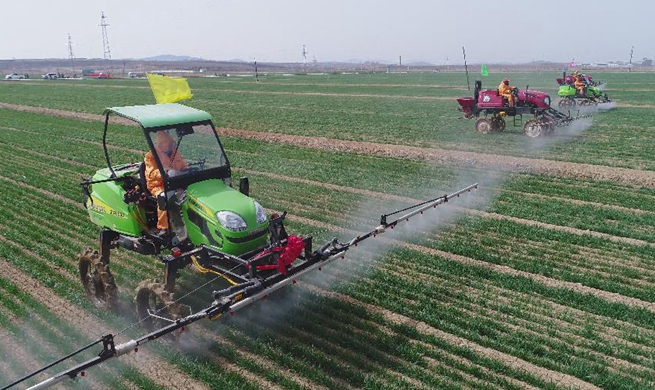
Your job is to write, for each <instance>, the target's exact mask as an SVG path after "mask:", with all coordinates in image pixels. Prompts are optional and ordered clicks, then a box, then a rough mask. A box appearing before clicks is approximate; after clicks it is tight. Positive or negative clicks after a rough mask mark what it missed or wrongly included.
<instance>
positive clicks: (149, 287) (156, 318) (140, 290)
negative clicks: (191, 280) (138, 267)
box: [135, 280, 182, 332]
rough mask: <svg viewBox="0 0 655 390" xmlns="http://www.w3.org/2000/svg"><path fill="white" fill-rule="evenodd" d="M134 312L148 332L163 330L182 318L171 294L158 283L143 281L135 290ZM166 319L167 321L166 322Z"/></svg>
mask: <svg viewBox="0 0 655 390" xmlns="http://www.w3.org/2000/svg"><path fill="white" fill-rule="evenodd" d="M135 301H136V312H137V315H138V316H139V320H141V321H143V326H144V327H145V328H146V329H147V330H148V331H150V332H152V331H154V330H157V329H160V328H163V327H164V326H166V325H168V324H170V321H168V320H171V321H175V320H176V319H178V318H181V317H182V311H181V307H180V305H179V304H178V303H175V302H174V301H173V294H171V293H169V292H168V291H166V289H165V288H164V285H163V284H161V283H158V282H153V281H149V280H144V281H142V282H141V283H139V285H138V286H137V288H136V297H135ZM167 319H168V320H167Z"/></svg>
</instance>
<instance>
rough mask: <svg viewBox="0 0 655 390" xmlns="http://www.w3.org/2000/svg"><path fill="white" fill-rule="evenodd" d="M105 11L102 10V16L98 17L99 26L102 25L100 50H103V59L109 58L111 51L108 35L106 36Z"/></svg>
mask: <svg viewBox="0 0 655 390" xmlns="http://www.w3.org/2000/svg"><path fill="white" fill-rule="evenodd" d="M105 19H107V17H106V16H105V12H104V11H102V16H101V17H100V27H102V50H103V52H104V59H106V60H111V51H110V50H109V37H108V36H107V26H109V25H108V24H107V21H106V20H105Z"/></svg>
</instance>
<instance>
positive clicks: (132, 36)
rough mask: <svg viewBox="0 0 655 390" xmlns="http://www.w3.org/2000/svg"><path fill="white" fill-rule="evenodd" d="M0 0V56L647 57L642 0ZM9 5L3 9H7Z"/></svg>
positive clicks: (648, 35)
mask: <svg viewBox="0 0 655 390" xmlns="http://www.w3.org/2000/svg"><path fill="white" fill-rule="evenodd" d="M7 3H8V4H3V7H2V12H1V13H0V37H3V38H2V39H1V41H0V60H10V59H14V58H16V59H27V58H29V59H36V58H68V56H69V53H68V34H70V36H71V40H72V48H73V54H74V57H75V58H103V55H104V51H103V40H102V28H101V27H100V22H101V13H102V12H104V14H105V16H106V17H107V18H106V22H107V24H109V26H108V27H107V35H108V39H109V47H110V53H111V58H112V59H127V58H145V57H151V56H157V55H163V54H172V55H179V56H193V57H200V58H203V59H207V60H235V59H240V60H244V61H252V60H255V59H256V60H257V61H260V62H302V61H303V56H302V50H303V45H305V48H306V52H307V56H306V57H307V61H308V62H311V61H313V60H314V59H316V61H319V62H325V61H355V62H362V61H386V62H391V63H398V62H399V60H400V58H401V57H402V63H404V64H408V63H411V62H419V61H425V62H429V63H432V64H437V65H445V64H453V65H455V64H463V56H462V46H464V47H465V48H466V55H467V61H468V62H469V63H500V62H508V63H524V62H530V61H537V60H548V61H556V62H569V61H571V60H575V61H576V62H608V61H629V59H630V51H631V48H632V47H633V46H634V58H633V61H634V62H637V61H639V60H641V59H642V58H643V57H648V58H653V57H655V30H654V29H653V27H652V20H651V18H652V17H653V15H654V14H655V2H654V1H652V0H622V1H617V0H611V1H610V0H595V1H592V0H583V1H570V0H568V1H564V0H552V1H548V0H542V1H534V0H523V1H520V0H515V1H509V0H486V1H483V0H459V1H452V0H451V1H442V0H377V1H374V0H329V1H328V0H305V1H301V0H277V1H274V0H259V1H256V0H131V1H128V0H111V1H106V0H91V1H89V0H84V1H82V0H61V1H55V2H53V1H52V0H48V1H45V0H29V7H25V6H23V5H21V3H19V2H18V3H17V2H7ZM12 8H15V9H14V11H11V9H12Z"/></svg>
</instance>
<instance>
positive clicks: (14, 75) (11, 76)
mask: <svg viewBox="0 0 655 390" xmlns="http://www.w3.org/2000/svg"><path fill="white" fill-rule="evenodd" d="M24 79H29V76H28V75H26V74H22V73H12V74H8V75H6V76H5V80H24Z"/></svg>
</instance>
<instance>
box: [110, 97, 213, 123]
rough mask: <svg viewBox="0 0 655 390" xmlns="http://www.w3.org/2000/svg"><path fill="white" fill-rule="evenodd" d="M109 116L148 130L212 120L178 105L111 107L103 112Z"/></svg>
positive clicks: (199, 112) (201, 113)
mask: <svg viewBox="0 0 655 390" xmlns="http://www.w3.org/2000/svg"><path fill="white" fill-rule="evenodd" d="M107 114H115V115H118V116H121V117H123V118H127V119H129V120H132V121H134V122H137V123H139V124H140V125H141V126H143V127H144V128H146V129H147V128H152V127H162V126H173V125H178V124H180V123H192V122H202V121H207V120H211V115H209V114H208V113H207V112H205V111H201V110H197V109H195V108H191V107H187V106H184V105H182V104H178V103H170V104H147V105H142V106H125V107H110V108H106V109H105V111H104V112H103V115H107Z"/></svg>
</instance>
